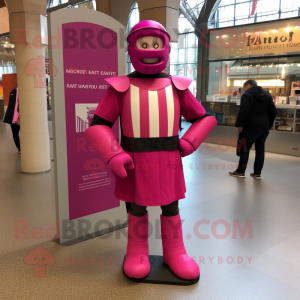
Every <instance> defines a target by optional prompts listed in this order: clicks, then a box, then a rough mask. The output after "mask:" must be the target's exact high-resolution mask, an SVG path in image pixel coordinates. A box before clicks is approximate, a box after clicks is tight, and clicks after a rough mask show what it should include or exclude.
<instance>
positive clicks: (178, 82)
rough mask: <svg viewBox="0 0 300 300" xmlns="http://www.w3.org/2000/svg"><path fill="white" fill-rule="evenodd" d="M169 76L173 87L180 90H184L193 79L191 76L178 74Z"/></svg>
mask: <svg viewBox="0 0 300 300" xmlns="http://www.w3.org/2000/svg"><path fill="white" fill-rule="evenodd" d="M171 78H172V82H173V84H174V85H175V87H176V88H177V89H178V90H182V91H184V90H186V89H187V88H188V87H189V86H190V84H191V83H192V81H193V79H192V78H188V77H183V76H178V75H172V76H171Z"/></svg>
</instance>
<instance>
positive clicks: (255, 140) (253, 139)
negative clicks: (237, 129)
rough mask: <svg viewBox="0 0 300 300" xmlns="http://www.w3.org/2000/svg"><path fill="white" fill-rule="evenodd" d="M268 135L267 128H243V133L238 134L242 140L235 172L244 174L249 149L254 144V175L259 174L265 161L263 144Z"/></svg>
mask: <svg viewBox="0 0 300 300" xmlns="http://www.w3.org/2000/svg"><path fill="white" fill-rule="evenodd" d="M268 135H269V128H267V127H259V126H256V127H254V126H253V127H246V128H243V131H242V133H241V134H240V138H241V139H242V143H241V146H242V148H241V149H240V151H241V155H240V161H239V166H238V169H237V172H239V173H245V171H246V168H247V164H248V159H249V152H250V149H251V147H252V145H253V144H255V161H254V174H256V175H260V174H261V170H262V168H263V166H264V161H265V142H266V139H267V137H268ZM243 143H244V144H243ZM244 146H245V147H244Z"/></svg>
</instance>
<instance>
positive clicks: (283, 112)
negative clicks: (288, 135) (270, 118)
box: [275, 108, 294, 132]
mask: <svg viewBox="0 0 300 300" xmlns="http://www.w3.org/2000/svg"><path fill="white" fill-rule="evenodd" d="M293 128H294V109H286V108H277V116H276V119H275V130H278V131H288V132H292V131H293Z"/></svg>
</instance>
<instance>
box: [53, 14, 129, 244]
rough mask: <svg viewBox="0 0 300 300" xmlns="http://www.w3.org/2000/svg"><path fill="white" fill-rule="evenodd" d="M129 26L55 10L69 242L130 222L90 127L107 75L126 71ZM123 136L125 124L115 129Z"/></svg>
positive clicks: (57, 148) (60, 161) (61, 201)
mask: <svg viewBox="0 0 300 300" xmlns="http://www.w3.org/2000/svg"><path fill="white" fill-rule="evenodd" d="M124 33H125V28H124V26H123V25H122V24H121V23H119V22H118V21H116V20H115V19H113V18H111V17H110V16H108V15H106V14H104V13H101V12H98V11H93V10H89V9H80V8H76V9H74V8H69V9H62V10H58V11H55V12H52V13H50V14H49V17H48V37H49V72H50V76H51V77H50V84H51V94H52V97H51V105H52V129H53V149H54V151H53V152H54V153H53V155H54V159H53V162H54V171H55V189H56V192H55V193H56V219H57V236H56V237H55V239H54V240H53V241H55V242H58V243H59V244H61V245H64V246H68V245H72V244H75V243H79V242H82V241H85V240H87V239H90V238H94V237H96V236H99V235H103V234H107V233H110V232H112V231H115V230H118V229H121V228H124V227H126V226H127V211H126V207H125V202H124V201H120V200H119V199H117V198H116V197H115V196H114V185H115V177H114V175H113V174H112V172H111V170H110V168H109V166H108V165H107V164H106V163H105V162H104V161H103V160H102V159H101V157H100V154H99V153H98V152H97V148H96V147H95V145H93V144H90V143H89V142H88V141H87V140H86V139H85V136H84V131H85V130H86V129H87V128H88V127H89V126H90V123H91V120H92V118H93V115H94V111H95V109H96V107H97V105H98V103H99V102H100V101H101V98H102V97H103V96H104V94H105V92H106V89H107V88H108V86H109V85H108V83H106V81H105V80H104V79H106V78H109V77H113V76H120V75H126V74H125V69H126V68H125V45H124ZM112 130H113V132H114V134H115V136H116V137H117V138H119V137H120V130H119V122H116V123H115V125H114V126H113V128H112Z"/></svg>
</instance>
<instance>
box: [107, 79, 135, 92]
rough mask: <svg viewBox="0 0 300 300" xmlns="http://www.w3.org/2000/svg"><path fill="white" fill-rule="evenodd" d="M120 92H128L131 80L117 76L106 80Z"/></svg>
mask: <svg viewBox="0 0 300 300" xmlns="http://www.w3.org/2000/svg"><path fill="white" fill-rule="evenodd" d="M105 81H106V82H108V83H109V84H110V85H111V86H112V87H113V88H114V89H115V90H117V91H118V92H126V91H127V90H128V89H129V86H130V80H129V78H128V77H127V76H116V77H110V78H106V79H105Z"/></svg>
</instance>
